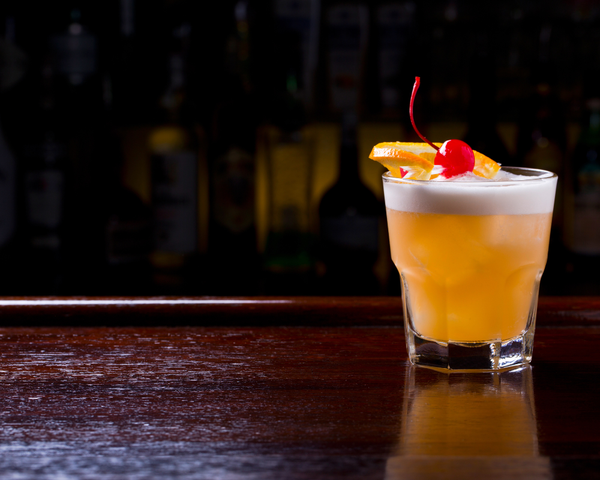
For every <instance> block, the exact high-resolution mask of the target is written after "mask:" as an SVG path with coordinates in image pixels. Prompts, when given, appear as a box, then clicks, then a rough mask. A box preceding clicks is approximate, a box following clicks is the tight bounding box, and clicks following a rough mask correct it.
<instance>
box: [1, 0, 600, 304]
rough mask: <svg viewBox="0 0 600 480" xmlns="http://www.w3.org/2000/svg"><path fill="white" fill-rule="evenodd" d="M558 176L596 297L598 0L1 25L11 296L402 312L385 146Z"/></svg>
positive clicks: (6, 286) (4, 287) (52, 7)
mask: <svg viewBox="0 0 600 480" xmlns="http://www.w3.org/2000/svg"><path fill="white" fill-rule="evenodd" d="M416 75H418V76H420V77H421V81H422V84H421V90H420V91H419V94H418V96H417V101H416V105H415V116H416V121H417V124H418V125H419V127H420V129H421V130H422V131H423V132H424V133H425V134H426V135H427V136H428V138H430V139H431V140H433V141H444V140H447V139H449V138H461V139H464V140H465V141H467V142H468V143H469V144H470V145H471V146H472V147H473V148H474V149H476V150H479V151H481V152H482V153H485V154H486V155H488V156H490V157H492V158H494V159H495V160H497V161H498V162H500V163H502V164H505V165H509V164H513V165H527V166H532V167H539V168H545V169H550V170H553V171H555V172H557V173H559V175H560V187H559V194H558V197H557V203H556V208H555V216H554V224H553V234H552V240H551V251H550V260H549V263H548V267H547V270H546V272H545V274H544V280H543V282H542V284H543V288H542V293H544V294H548V295H563V294H569V295H579V294H580V295H592V294H595V295H597V294H600V275H599V274H598V272H599V268H600V163H599V160H598V153H599V152H600V2H597V1H591V0H553V1H546V2H535V1H530V0H507V1H503V2H470V1H464V0H420V1H412V0H400V1H383V0H382V1H377V2H375V1H370V2H366V1H364V2H361V1H348V2H333V1H327V0H270V1H269V0H264V1H254V0H220V1H213V2H208V1H191V0H189V1H188V0H144V1H141V0H102V1H101V0H86V1H79V2H78V1H74V0H69V1H67V0H50V1H44V2H42V1H38V2H34V1H28V0H22V1H20V2H16V1H8V2H7V1H3V2H2V4H1V5H0V295H167V294H172V295H179V294H193V295H279V294H292V295H293V294H298V295H306V294H314V295H321V294H343V295H344V294H346V295H385V294H393V295H396V294H398V293H399V291H400V287H399V281H398V275H397V273H396V271H395V270H394V268H393V265H392V264H391V261H390V260H389V247H388V244H387V232H386V227H385V210H384V206H383V200H382V187H381V179H380V177H381V173H382V172H383V168H382V167H381V166H380V165H378V164H377V163H375V162H372V161H370V160H369V159H368V153H369V151H370V149H371V147H372V146H373V145H374V144H375V143H377V142H380V141H395V140H403V141H410V140H414V139H416V137H415V134H414V132H413V131H412V128H411V126H410V119H409V116H408V103H409V99H410V94H411V89H412V84H413V82H414V77H415V76H416Z"/></svg>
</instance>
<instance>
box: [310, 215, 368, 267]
mask: <svg viewBox="0 0 600 480" xmlns="http://www.w3.org/2000/svg"><path fill="white" fill-rule="evenodd" d="M321 236H322V237H323V239H325V240H326V241H327V242H328V243H330V244H332V245H334V246H336V247H339V248H343V249H349V250H362V251H365V252H377V249H378V248H379V220H378V218H377V217H366V216H362V215H345V216H342V217H337V218H323V219H322V220H321ZM348 261H349V262H351V261H352V259H348Z"/></svg>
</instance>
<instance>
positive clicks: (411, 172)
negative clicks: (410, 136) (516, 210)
mask: <svg viewBox="0 0 600 480" xmlns="http://www.w3.org/2000/svg"><path fill="white" fill-rule="evenodd" d="M434 145H436V146H438V147H439V146H441V145H442V144H441V143H435V144H434ZM473 154H474V155H475V166H474V168H473V173H474V174H475V175H478V176H480V177H484V178H494V176H495V175H496V173H498V170H500V164H498V163H496V162H495V161H494V160H492V159H491V158H489V157H486V156H485V155H483V154H482V153H479V152H477V151H475V150H473ZM435 155H436V152H435V151H433V149H432V148H431V146H430V145H429V144H427V143H414V142H383V143H378V144H377V145H375V146H374V147H373V150H371V154H370V155H369V158H370V159H372V160H375V161H376V162H379V163H381V164H382V165H383V166H384V167H386V168H387V169H388V170H389V171H390V172H391V173H392V175H393V176H394V177H399V178H402V173H401V171H400V169H401V168H402V169H404V170H407V171H408V174H407V175H405V176H404V178H413V179H418V180H429V178H431V170H432V169H433V166H434V159H435Z"/></svg>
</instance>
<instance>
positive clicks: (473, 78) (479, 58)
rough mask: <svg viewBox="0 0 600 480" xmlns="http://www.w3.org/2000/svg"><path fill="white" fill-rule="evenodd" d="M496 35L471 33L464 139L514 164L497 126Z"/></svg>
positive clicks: (488, 153) (500, 161) (480, 32)
mask: <svg viewBox="0 0 600 480" xmlns="http://www.w3.org/2000/svg"><path fill="white" fill-rule="evenodd" d="M488 28H489V27H488ZM494 38H495V37H494V35H493V34H491V33H489V32H484V31H475V32H473V36H472V37H471V43H472V44H473V50H472V56H471V58H470V59H469V65H470V67H469V70H468V86H469V103H468V105H467V132H466V134H465V136H464V138H463V140H464V141H465V142H466V143H467V144H469V145H470V146H471V148H472V149H473V150H477V151H478V152H481V153H483V154H484V155H487V156H488V157H490V158H492V159H494V160H495V161H496V162H498V163H500V164H502V165H512V164H513V162H512V161H511V158H510V155H509V153H508V150H507V149H506V146H505V145H504V142H503V141H502V139H501V138H500V135H499V134H498V130H497V121H498V114H497V112H498V105H497V100H496V92H497V83H496V78H497V74H496V65H495V58H496V55H495V48H494V44H493V39H494Z"/></svg>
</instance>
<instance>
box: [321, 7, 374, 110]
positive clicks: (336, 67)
mask: <svg viewBox="0 0 600 480" xmlns="http://www.w3.org/2000/svg"><path fill="white" fill-rule="evenodd" d="M325 15H326V18H325V25H326V35H325V38H324V39H323V40H324V44H325V46H326V61H327V68H326V69H327V76H328V81H327V85H328V96H329V110H330V112H336V113H338V114H339V113H340V112H346V111H352V112H358V109H359V108H360V107H361V106H362V104H361V101H362V86H363V80H364V69H365V61H366V54H367V44H368V38H369V11H368V7H367V4H366V2H361V1H355V2H333V3H331V4H329V5H328V7H327V8H326V9H325Z"/></svg>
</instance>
